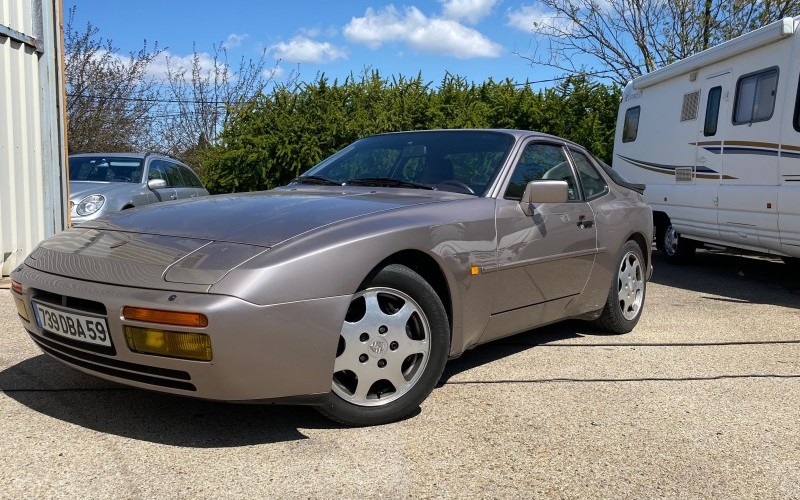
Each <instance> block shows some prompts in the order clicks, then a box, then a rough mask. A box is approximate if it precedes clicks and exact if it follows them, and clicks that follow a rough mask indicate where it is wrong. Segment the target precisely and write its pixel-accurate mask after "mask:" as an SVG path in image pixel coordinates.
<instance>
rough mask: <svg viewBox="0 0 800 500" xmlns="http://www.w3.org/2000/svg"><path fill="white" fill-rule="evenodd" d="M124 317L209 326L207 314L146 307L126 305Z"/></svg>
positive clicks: (174, 323) (176, 324) (182, 324)
mask: <svg viewBox="0 0 800 500" xmlns="http://www.w3.org/2000/svg"><path fill="white" fill-rule="evenodd" d="M122 317H123V318H125V319H129V320H132V321H145V322H147V323H160V324H162V325H175V326H193V327H200V328H202V327H206V326H208V318H207V317H206V315H205V314H200V313H191V312H180V311H162V310H160V309H145V308H143V307H130V306H125V307H124V308H123V309H122Z"/></svg>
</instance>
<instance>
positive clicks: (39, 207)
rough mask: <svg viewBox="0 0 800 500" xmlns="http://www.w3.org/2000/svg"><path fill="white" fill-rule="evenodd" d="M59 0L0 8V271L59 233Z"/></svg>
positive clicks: (7, 0)
mask: <svg viewBox="0 0 800 500" xmlns="http://www.w3.org/2000/svg"><path fill="white" fill-rule="evenodd" d="M61 9H62V5H61V0H2V1H0V264H2V269H1V270H2V276H6V275H8V274H9V273H10V272H11V271H12V270H13V269H14V268H15V267H16V266H17V265H18V264H19V263H21V262H22V261H23V260H24V258H25V256H26V255H27V254H28V253H29V252H30V251H31V250H32V249H33V247H35V246H36V244H37V243H38V242H39V241H41V240H42V239H44V238H46V237H47V236H50V235H52V234H54V233H56V232H58V231H61V230H63V229H64V228H65V227H66V211H65V209H64V207H65V203H66V201H65V198H66V196H65V193H66V192H67V191H66V182H67V181H66V174H65V172H66V168H65V162H66V153H65V143H66V138H65V134H66V132H65V127H66V120H65V118H64V109H63V96H64V94H63V82H62V68H63V66H62V62H63V57H62V52H63V51H62V47H61V45H62V37H61V29H60V24H61V19H62V12H61Z"/></svg>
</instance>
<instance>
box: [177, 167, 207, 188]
mask: <svg viewBox="0 0 800 500" xmlns="http://www.w3.org/2000/svg"><path fill="white" fill-rule="evenodd" d="M178 169H180V171H181V177H183V181H184V182H185V183H186V185H187V186H191V187H203V185H202V184H201V183H200V179H198V178H197V176H196V175H195V173H194V172H192V170H191V169H190V168H189V167H186V166H183V165H178Z"/></svg>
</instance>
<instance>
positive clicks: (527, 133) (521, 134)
mask: <svg viewBox="0 0 800 500" xmlns="http://www.w3.org/2000/svg"><path fill="white" fill-rule="evenodd" d="M412 132H422V133H437V132H464V133H469V132H495V133H503V134H508V135H512V136H514V137H515V138H517V139H522V138H527V137H532V138H541V139H550V140H555V141H560V142H565V143H566V144H567V145H569V146H575V147H577V148H580V149H584V150H585V149H586V148H585V147H583V146H581V145H580V144H578V143H576V142H572V141H570V140H569V139H564V138H563V137H558V136H556V135H552V134H546V133H544V132H536V131H532V130H520V129H507V128H443V129H428V130H403V131H398V132H386V133H384V134H374V135H372V136H370V137H375V136H381V135H392V134H404V133H412Z"/></svg>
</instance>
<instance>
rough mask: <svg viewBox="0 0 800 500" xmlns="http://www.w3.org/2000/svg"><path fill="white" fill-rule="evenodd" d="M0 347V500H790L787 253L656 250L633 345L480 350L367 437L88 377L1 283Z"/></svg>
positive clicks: (796, 480) (547, 340) (553, 335)
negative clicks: (29, 322)
mask: <svg viewBox="0 0 800 500" xmlns="http://www.w3.org/2000/svg"><path fill="white" fill-rule="evenodd" d="M0 345H1V346H2V347H0V436H2V444H0V464H2V467H0V498H9V499H12V498H13V499H17V498H26V499H32V498H48V499H49V498H109V497H113V498H155V497H157V498H214V497H218V498H254V497H255V498H264V497H269V498H361V497H376V498H400V497H416V498H468V497H470V498H471V497H478V498H510V497H514V498H517V497H521V498H610V499H611V498H613V499H619V498H632V499H640V498H680V499H687V498H715V499H717V498H726V499H727V498H737V499H738V498H753V499H756V498H757V499H766V498H780V499H787V498H798V499H800V426H798V422H797V416H798V410H800V408H799V406H800V403H799V402H800V277H798V276H797V275H796V274H794V275H793V274H791V273H789V272H787V266H785V265H784V264H783V263H781V262H780V261H778V260H770V259H759V258H739V257H736V256H732V255H727V254H710V253H706V252H702V253H701V254H700V255H699V256H698V259H697V263H696V264H695V265H692V266H686V267H672V266H669V265H668V264H665V263H663V262H661V261H660V260H658V257H656V272H655V275H654V277H653V281H652V282H651V283H650V284H649V286H648V296H647V303H646V308H645V312H644V315H643V317H642V320H641V322H640V323H639V326H638V327H637V328H636V329H635V330H634V331H633V332H631V333H630V334H628V335H621V336H615V335H603V334H600V333H598V332H597V331H596V330H594V329H593V328H592V327H591V326H589V325H587V324H584V323H580V322H574V321H573V322H565V323H561V324H558V325H553V326H550V327H547V328H544V329H540V330H536V331H532V332H528V333H525V334H521V335H517V336H514V337H510V338H507V339H504V340H501V341H498V342H495V343H492V344H489V345H485V346H481V347H479V348H477V349H475V350H473V351H470V352H468V353H466V354H465V355H464V356H462V357H461V358H459V359H457V360H453V361H451V362H450V363H449V364H448V367H447V369H446V371H445V375H444V376H443V378H442V381H441V384H440V387H438V388H437V389H436V390H434V392H433V394H432V395H431V396H430V398H429V399H428V400H427V401H425V403H424V404H423V405H422V407H421V409H420V411H419V413H418V414H417V415H415V416H413V417H412V418H410V419H408V420H405V421H403V422H398V423H396V424H391V425H386V426H382V427H375V428H365V429H349V428H341V427H338V426H336V425H334V424H332V423H330V422H328V421H327V420H325V419H323V418H321V417H319V416H318V415H317V414H316V413H315V412H314V411H313V410H311V409H309V408H303V407H277V406H247V405H226V404H217V403H210V402H204V401H195V400H191V399H184V398H178V397H172V396H166V395H161V394H156V393H149V392H145V391H140V390H135V389H129V388H125V387H121V386H118V385H115V384H111V383H108V382H103V381H100V380H96V379H93V378H90V377H88V376H85V375H83V374H80V373H78V372H74V371H72V370H70V369H68V368H65V367H63V366H61V365H60V364H58V363H57V362H55V361H52V360H50V359H49V358H47V357H45V356H44V355H42V354H41V353H40V352H39V351H38V350H37V349H36V348H35V347H34V345H33V343H32V342H31V341H30V339H28V338H27V336H26V334H25V333H24V330H23V329H22V327H21V326H20V325H19V324H18V320H17V319H16V311H15V309H14V306H13V303H12V301H11V297H10V294H9V293H8V292H6V291H0Z"/></svg>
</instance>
